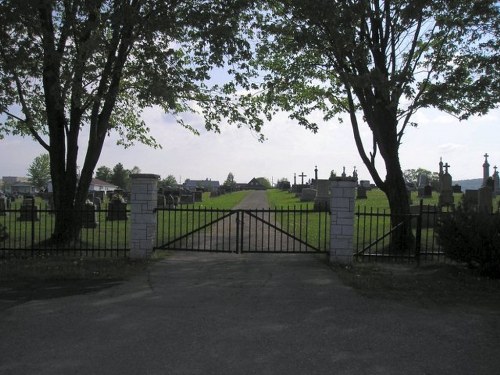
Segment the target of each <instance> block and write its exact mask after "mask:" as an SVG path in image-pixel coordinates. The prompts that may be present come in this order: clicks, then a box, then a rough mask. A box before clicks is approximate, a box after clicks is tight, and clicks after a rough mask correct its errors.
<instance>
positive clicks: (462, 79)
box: [254, 0, 500, 215]
mask: <svg viewBox="0 0 500 375" xmlns="http://www.w3.org/2000/svg"><path fill="white" fill-rule="evenodd" d="M266 4H267V9H266V11H264V12H262V13H260V16H259V23H260V25H261V27H262V31H261V34H260V40H259V42H258V44H257V51H256V54H255V56H256V58H255V59H254V64H255V66H256V67H258V69H260V70H261V71H263V72H264V74H265V77H264V81H263V82H262V84H261V85H260V90H259V91H257V93H256V95H255V96H254V98H255V100H256V102H258V103H259V104H260V105H261V108H262V110H263V111H264V112H265V113H266V114H267V116H268V117H271V116H272V115H274V114H275V112H276V111H278V110H284V111H287V112H289V114H290V117H291V118H293V119H296V120H297V121H298V122H299V123H300V124H301V125H304V126H306V127H307V128H309V129H311V130H313V131H317V124H316V123H315V122H313V121H312V120H311V118H312V116H311V115H312V114H313V113H316V112H318V111H319V112H322V113H323V115H324V116H323V119H324V120H325V121H329V120H331V119H332V118H335V117H336V116H337V115H340V114H344V113H345V114H347V115H348V116H349V120H350V123H351V126H352V129H353V134H354V139H355V141H356V145H357V148H358V151H359V154H360V156H361V158H362V160H363V162H364V164H365V165H366V167H367V168H368V170H369V172H370V174H371V176H372V178H373V179H374V181H375V183H376V185H377V186H378V187H380V188H381V189H382V190H383V191H384V192H385V193H386V195H387V197H388V200H389V204H390V207H391V212H393V213H394V214H395V215H396V214H405V213H408V212H409V199H408V194H407V192H406V188H405V181H404V177H403V173H402V168H401V165H400V162H399V147H400V145H401V143H402V139H403V135H404V134H405V131H406V129H407V127H408V126H411V125H416V124H414V123H413V122H412V116H413V115H414V113H415V112H416V111H418V110H419V109H421V108H426V107H435V108H438V109H440V110H444V111H446V112H449V113H451V114H453V115H454V116H457V117H458V118H460V119H467V118H468V117H469V116H471V115H473V114H484V113H486V112H487V111H488V110H490V109H491V108H494V107H495V106H497V105H498V102H499V93H500V90H499V82H500V80H499V72H500V59H499V53H498V51H499V47H500V44H499V43H500V42H499V41H500V38H499V36H500V35H499V34H500V28H499V25H500V23H499V19H500V18H499V8H498V5H497V2H496V1H493V0H478V1H465V0H450V1H442V2H440V1H439V2H438V1H431V0H421V1H409V0H385V1H382V0H359V1H343V0H338V1H316V0H281V1H268V2H266ZM363 124H364V125H366V126H367V127H368V128H369V129H370V131H371V133H372V137H371V140H372V143H371V145H366V144H364V143H363V140H362V137H361V126H362V125H363ZM380 158H381V160H382V161H383V163H384V164H385V170H386V176H385V178H383V177H382V176H381V175H380V174H379V169H378V168H377V164H376V162H377V161H380Z"/></svg>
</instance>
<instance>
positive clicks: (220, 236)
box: [155, 207, 330, 253]
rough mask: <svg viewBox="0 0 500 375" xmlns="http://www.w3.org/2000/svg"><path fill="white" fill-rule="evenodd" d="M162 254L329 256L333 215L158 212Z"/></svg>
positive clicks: (285, 211)
mask: <svg viewBox="0 0 500 375" xmlns="http://www.w3.org/2000/svg"><path fill="white" fill-rule="evenodd" d="M157 221H158V227H157V242H156V247H155V248H156V249H170V250H189V251H211V252H236V253H245V252H254V253H255V252H256V253H317V252H326V251H327V249H328V247H329V243H330V214H329V212H322V211H313V210H305V209H289V208H287V209H252V210H247V209H246V210H242V209H239V210H223V209H209V208H182V207H180V208H165V209H158V210H157Z"/></svg>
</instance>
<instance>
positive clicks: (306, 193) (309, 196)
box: [300, 188, 317, 202]
mask: <svg viewBox="0 0 500 375" xmlns="http://www.w3.org/2000/svg"><path fill="white" fill-rule="evenodd" d="M316 193H317V190H316V189H311V188H304V189H302V193H301V194H300V201H301V202H313V201H314V198H316Z"/></svg>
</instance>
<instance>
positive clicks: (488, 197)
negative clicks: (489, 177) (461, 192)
mask: <svg viewBox="0 0 500 375" xmlns="http://www.w3.org/2000/svg"><path fill="white" fill-rule="evenodd" d="M477 199H478V210H479V211H480V212H484V213H487V214H491V213H492V212H493V204H492V199H493V189H492V188H490V187H489V186H485V187H482V188H479V190H478V198H477Z"/></svg>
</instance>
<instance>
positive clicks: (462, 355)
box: [0, 252, 500, 375]
mask: <svg viewBox="0 0 500 375" xmlns="http://www.w3.org/2000/svg"><path fill="white" fill-rule="evenodd" d="M0 306H1V304H0ZM6 306H7V305H6ZM0 332H1V335H0V353H1V357H0V373H1V374H16V375H17V374H23V375H26V374H51V375H54V374H109V375H112V374H120V375H123V374H203V375H205V374H214V375H215V374H216V375H219V374H230V375H237V374H288V375H291V374H384V375H387V374H419V375H420V374H488V375H491V374H498V373H499V369H500V356H499V355H498V348H499V344H500V316H499V314H498V313H491V312H481V311H474V310H471V311H469V312H464V311H463V309H462V310H458V309H457V310H454V309H453V308H446V309H444V308H443V309H424V308H416V307H414V306H412V305H408V304H404V303H396V302H392V301H384V300H377V299H367V298H364V297H361V296H360V295H358V294H356V292H355V291H353V290H352V289H350V288H348V287H345V286H343V285H342V284H341V282H340V281H339V279H338V278H337V276H336V274H335V273H334V271H332V269H331V268H330V267H329V266H328V265H327V264H326V262H325V261H324V259H323V258H321V257H319V256H313V255H303V254H301V255H276V254H267V255H265V254H243V255H237V254H209V253H182V252H178V253H176V254H174V255H172V256H171V257H169V258H168V259H166V260H163V261H161V262H159V263H157V264H155V265H154V266H152V267H151V268H150V270H149V272H148V273H145V274H144V275H141V276H140V277H137V278H135V279H134V280H132V281H128V282H125V283H123V284H121V285H115V286H112V287H110V288H107V289H104V290H100V291H96V292H94V293H88V294H84V295H74V296H67V297H63V298H51V299H34V300H31V301H27V302H25V303H17V304H15V305H10V307H8V308H4V309H3V310H1V311H0Z"/></svg>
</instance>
